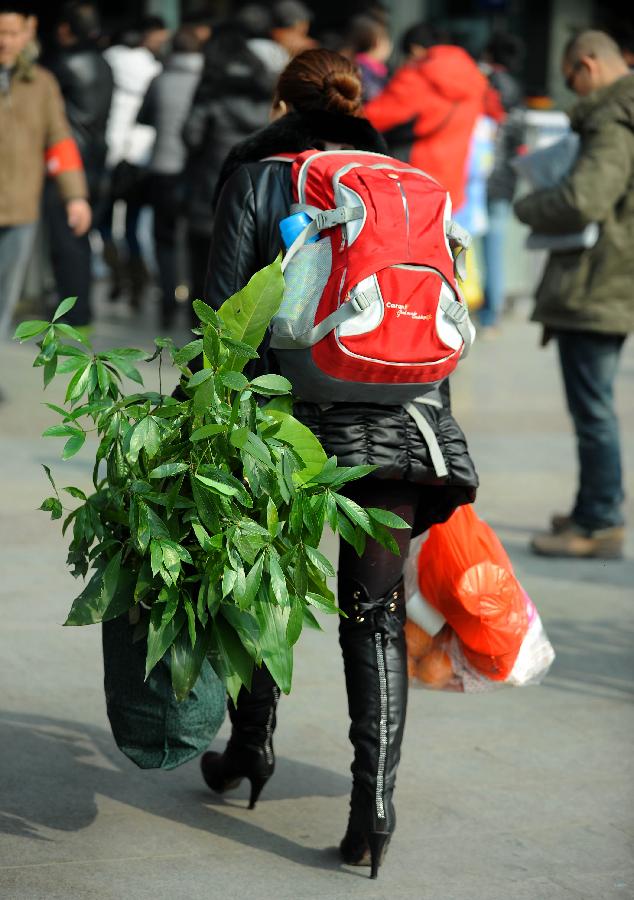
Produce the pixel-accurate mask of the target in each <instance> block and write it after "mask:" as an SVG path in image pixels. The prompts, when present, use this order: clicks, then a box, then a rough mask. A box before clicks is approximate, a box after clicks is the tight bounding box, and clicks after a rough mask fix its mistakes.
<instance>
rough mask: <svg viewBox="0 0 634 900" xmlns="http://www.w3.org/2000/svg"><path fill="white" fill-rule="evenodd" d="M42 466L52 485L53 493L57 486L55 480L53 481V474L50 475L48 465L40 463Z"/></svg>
mask: <svg viewBox="0 0 634 900" xmlns="http://www.w3.org/2000/svg"><path fill="white" fill-rule="evenodd" d="M42 468H43V469H44V471H45V472H46V477H47V478H48V480H49V481H50V482H51V486H52V488H53V490H54V491H55V493H57V488H56V487H55V482H54V481H53V476H52V475H51V470H50V469H49V467H48V466H45V465H44V463H42Z"/></svg>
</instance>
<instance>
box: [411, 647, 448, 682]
mask: <svg viewBox="0 0 634 900" xmlns="http://www.w3.org/2000/svg"><path fill="white" fill-rule="evenodd" d="M453 674H454V672H453V666H452V665H451V660H450V659H449V656H448V655H447V654H446V653H445V651H444V650H440V649H438V648H434V649H432V650H430V651H429V653H426V654H425V656H423V657H422V659H420V660H419V662H418V666H417V667H416V677H417V678H420V680H421V681H422V682H423V683H424V684H426V685H427V686H428V687H430V688H434V689H435V690H442V688H444V687H445V686H446V685H447V684H448V683H449V682H450V681H451V679H452V678H453Z"/></svg>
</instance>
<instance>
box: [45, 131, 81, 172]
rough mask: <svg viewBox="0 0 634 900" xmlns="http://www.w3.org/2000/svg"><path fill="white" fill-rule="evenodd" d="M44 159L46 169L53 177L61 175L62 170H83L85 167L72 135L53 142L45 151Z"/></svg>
mask: <svg viewBox="0 0 634 900" xmlns="http://www.w3.org/2000/svg"><path fill="white" fill-rule="evenodd" d="M44 159H45V161H46V171H47V172H48V174H49V175H51V176H52V177H55V175H61V174H62V172H77V171H80V172H81V171H82V170H83V168H84V165H83V163H82V161H81V156H80V154H79V150H78V148H77V144H76V143H75V141H74V140H73V138H72V137H68V138H64V140H63V141H58V142H57V143H56V144H52V145H51V146H50V147H49V148H48V149H47V150H46V152H45V153H44Z"/></svg>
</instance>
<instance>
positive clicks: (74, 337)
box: [55, 322, 88, 346]
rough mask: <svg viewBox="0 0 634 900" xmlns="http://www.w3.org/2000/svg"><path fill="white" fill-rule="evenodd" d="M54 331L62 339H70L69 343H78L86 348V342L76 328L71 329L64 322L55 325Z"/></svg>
mask: <svg viewBox="0 0 634 900" xmlns="http://www.w3.org/2000/svg"><path fill="white" fill-rule="evenodd" d="M55 331H56V332H60V333H61V334H63V335H64V337H67V338H70V339H71V341H78V342H79V343H80V344H85V345H86V346H88V341H87V340H86V338H85V336H84V335H83V334H82V333H81V331H79V330H78V329H77V328H73V326H72V325H67V324H66V323H65V322H58V323H57V324H56V325H55Z"/></svg>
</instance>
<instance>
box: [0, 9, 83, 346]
mask: <svg viewBox="0 0 634 900" xmlns="http://www.w3.org/2000/svg"><path fill="white" fill-rule="evenodd" d="M31 12H32V10H31V9H29V7H28V5H27V4H25V3H21V2H20V0H17V2H13V3H12V2H11V0H8V2H6V0H5V2H1V3H0V135H1V136H2V140H0V338H3V337H5V336H6V334H7V332H8V330H9V327H10V324H11V317H12V314H13V309H14V307H15V305H16V303H17V301H18V299H19V297H20V292H21V290H22V285H23V283H24V277H25V274H26V269H27V266H28V262H29V257H30V254H31V250H32V247H33V240H34V237H35V229H36V225H37V220H38V218H39V211H40V210H39V207H40V199H41V194H42V188H43V184H44V174H45V166H44V162H45V159H47V160H48V167H49V173H50V174H51V175H52V176H53V177H54V178H55V181H56V183H57V184H56V186H57V188H58V190H59V191H60V193H61V196H62V203H63V206H62V208H63V211H64V216H65V218H64V226H66V225H68V227H70V228H71V229H72V230H73V232H74V234H75V235H77V236H78V237H80V236H82V235H85V234H86V233H87V231H88V229H89V228H90V221H91V213H90V206H89V205H88V203H87V194H88V191H87V186H86V180H85V177H84V173H83V166H82V162H81V157H80V156H79V152H78V150H77V145H76V144H75V141H74V140H73V138H72V135H71V130H70V126H69V124H68V120H67V118H66V115H65V112H64V104H63V101H62V97H61V94H60V91H59V87H58V85H57V82H56V81H55V78H54V77H53V76H52V75H51V74H50V72H47V71H46V70H45V69H43V68H41V67H40V66H38V65H36V64H35V63H34V61H33V55H32V53H27V54H26V55H25V56H22V53H23V51H24V50H25V49H26V48H27V47H29V45H30V44H32V42H33V39H34V31H33V28H34V19H33V18H32V16H31V15H30V14H31Z"/></svg>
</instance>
